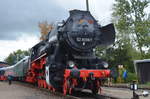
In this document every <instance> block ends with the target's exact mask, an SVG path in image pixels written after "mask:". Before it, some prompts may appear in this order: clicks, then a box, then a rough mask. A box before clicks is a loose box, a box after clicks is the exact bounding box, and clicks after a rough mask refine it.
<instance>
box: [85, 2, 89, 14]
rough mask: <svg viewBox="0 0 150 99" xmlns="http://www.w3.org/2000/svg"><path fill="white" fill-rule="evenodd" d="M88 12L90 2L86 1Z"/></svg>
mask: <svg viewBox="0 0 150 99" xmlns="http://www.w3.org/2000/svg"><path fill="white" fill-rule="evenodd" d="M86 10H87V11H89V0H86Z"/></svg>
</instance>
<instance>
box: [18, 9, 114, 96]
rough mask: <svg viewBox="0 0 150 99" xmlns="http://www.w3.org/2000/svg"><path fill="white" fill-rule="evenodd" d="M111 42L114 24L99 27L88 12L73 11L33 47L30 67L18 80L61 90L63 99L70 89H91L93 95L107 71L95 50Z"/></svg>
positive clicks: (108, 74)
mask: <svg viewBox="0 0 150 99" xmlns="http://www.w3.org/2000/svg"><path fill="white" fill-rule="evenodd" d="M114 40H115V29H114V26H113V24H108V25H107V26H104V27H102V26H100V25H99V24H98V22H97V20H95V18H94V17H93V16H92V15H91V13H90V12H89V11H81V10H72V11H70V16H69V18H68V19H67V20H66V21H63V22H62V24H57V25H55V26H54V28H53V29H52V30H51V32H49V33H48V35H47V37H46V39H45V40H43V41H41V42H39V43H38V44H37V45H35V46H33V47H32V49H31V56H30V57H28V59H27V60H28V64H29V65H28V66H23V67H22V68H27V69H25V70H26V71H25V72H24V73H25V75H22V76H20V77H22V78H23V79H24V81H26V82H30V83H37V84H38V86H39V87H40V86H44V87H45V88H46V87H48V88H50V89H55V90H61V91H63V93H64V95H66V94H67V93H70V94H71V92H72V90H73V89H90V90H92V92H93V93H94V94H96V93H98V91H99V90H100V86H101V84H102V80H103V79H105V78H108V77H109V76H110V70H109V69H108V63H107V62H105V61H103V60H102V59H100V58H98V57H96V56H95V54H94V49H95V47H96V46H108V45H110V44H112V43H113V42H114ZM23 62H24V61H23ZM18 76H19V75H18Z"/></svg>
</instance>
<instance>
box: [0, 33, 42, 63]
mask: <svg viewBox="0 0 150 99" xmlns="http://www.w3.org/2000/svg"><path fill="white" fill-rule="evenodd" d="M38 42H39V39H38V37H37V36H35V35H30V36H29V35H22V37H20V38H19V39H18V40H15V41H13V40H12V41H10V40H8V41H7V40H0V46H1V47H0V61H3V60H4V59H5V58H6V57H7V56H8V55H9V54H10V53H11V52H13V51H16V50H18V49H21V50H28V49H29V48H31V47H33V46H34V45H35V44H37V43H38Z"/></svg>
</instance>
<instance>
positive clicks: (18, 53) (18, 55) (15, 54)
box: [5, 49, 30, 65]
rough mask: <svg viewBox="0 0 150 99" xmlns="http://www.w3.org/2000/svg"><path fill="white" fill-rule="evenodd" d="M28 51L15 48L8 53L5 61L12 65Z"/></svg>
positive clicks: (27, 54) (26, 54) (27, 53)
mask: <svg viewBox="0 0 150 99" xmlns="http://www.w3.org/2000/svg"><path fill="white" fill-rule="evenodd" d="M29 55H30V53H29V51H22V50H20V49H19V50H17V51H15V52H13V53H10V54H9V56H8V57H7V58H6V59H5V62H7V63H8V64H9V65H13V64H15V63H17V62H18V61H20V60H21V59H23V58H24V57H25V56H29Z"/></svg>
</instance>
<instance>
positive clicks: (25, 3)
mask: <svg viewBox="0 0 150 99" xmlns="http://www.w3.org/2000/svg"><path fill="white" fill-rule="evenodd" d="M89 2H90V11H91V13H92V14H93V15H94V17H95V18H97V19H98V20H99V22H100V23H101V24H106V23H109V21H110V16H111V9H112V4H113V2H114V0H89ZM85 8H86V7H85V0H0V61H2V60H4V58H6V57H7V56H8V55H9V53H11V52H13V51H16V50H17V49H23V50H27V49H28V48H31V47H32V46H33V45H35V44H36V43H38V42H39V36H40V33H39V32H40V31H39V28H38V23H39V22H42V21H48V22H49V23H51V22H58V21H61V20H63V19H66V18H67V17H68V11H69V10H72V9H81V10H85Z"/></svg>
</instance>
